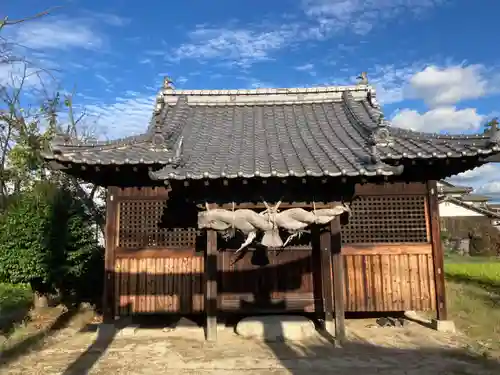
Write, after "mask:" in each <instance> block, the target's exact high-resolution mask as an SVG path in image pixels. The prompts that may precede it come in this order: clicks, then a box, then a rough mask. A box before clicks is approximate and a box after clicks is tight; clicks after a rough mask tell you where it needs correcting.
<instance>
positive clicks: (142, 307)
mask: <svg viewBox="0 0 500 375" xmlns="http://www.w3.org/2000/svg"><path fill="white" fill-rule="evenodd" d="M147 272H148V269H147V259H139V303H138V312H146V311H147V309H146V293H147V292H146V285H147Z"/></svg>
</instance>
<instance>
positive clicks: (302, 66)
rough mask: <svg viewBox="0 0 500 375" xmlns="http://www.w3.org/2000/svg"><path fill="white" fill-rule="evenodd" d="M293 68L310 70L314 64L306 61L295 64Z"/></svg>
mask: <svg viewBox="0 0 500 375" xmlns="http://www.w3.org/2000/svg"><path fill="white" fill-rule="evenodd" d="M295 69H296V70H298V71H310V70H313V69H314V64H311V63H307V64H303V65H299V66H296V67H295Z"/></svg>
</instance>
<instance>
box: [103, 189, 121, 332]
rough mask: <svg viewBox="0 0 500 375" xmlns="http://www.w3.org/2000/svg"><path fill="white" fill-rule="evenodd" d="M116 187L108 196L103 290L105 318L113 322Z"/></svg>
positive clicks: (109, 191) (116, 210) (116, 212)
mask: <svg viewBox="0 0 500 375" xmlns="http://www.w3.org/2000/svg"><path fill="white" fill-rule="evenodd" d="M116 190H117V189H116V188H115V187H112V186H111V187H108V191H107V196H106V230H105V236H106V238H105V253H104V291H103V301H102V308H103V320H104V323H111V322H113V321H114V319H115V314H116V313H117V311H114V310H115V309H114V306H115V298H117V297H118V296H115V293H114V289H115V285H114V280H115V272H114V269H115V248H116V236H117V231H118V227H117V225H116V223H117V221H118V203H117V200H116Z"/></svg>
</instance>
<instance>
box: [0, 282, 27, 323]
mask: <svg viewBox="0 0 500 375" xmlns="http://www.w3.org/2000/svg"><path fill="white" fill-rule="evenodd" d="M31 302H32V292H31V288H30V287H29V285H25V284H18V285H12V284H4V283H0V315H4V314H8V313H10V312H14V311H18V310H23V309H26V308H28V307H29V306H30V305H31Z"/></svg>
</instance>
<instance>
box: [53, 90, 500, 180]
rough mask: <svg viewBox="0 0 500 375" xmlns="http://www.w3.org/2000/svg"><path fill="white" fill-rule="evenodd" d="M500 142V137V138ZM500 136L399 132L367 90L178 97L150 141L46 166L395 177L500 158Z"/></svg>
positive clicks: (56, 149)
mask: <svg viewBox="0 0 500 375" xmlns="http://www.w3.org/2000/svg"><path fill="white" fill-rule="evenodd" d="M495 134H496V133H495ZM495 134H493V135H492V136H490V135H488V134H475V135H456V136H452V135H439V134H430V133H421V132H414V131H409V130H404V129H399V128H395V127H392V126H391V124H390V123H389V122H388V121H386V120H385V119H384V117H383V114H382V112H381V110H380V107H379V106H378V104H377V101H376V98H375V91H374V90H373V88H372V87H371V86H368V85H356V86H329V87H314V88H289V89H256V90H174V89H172V88H171V87H170V86H169V85H166V87H165V88H164V89H163V90H162V92H161V93H160V95H159V96H158V97H157V106H156V109H155V112H154V116H153V119H152V121H151V124H150V127H149V129H148V131H147V133H146V134H144V135H141V136H137V137H129V138H125V139H120V140H114V141H110V142H97V143H93V144H75V143H73V142H72V141H71V140H68V139H61V138H59V139H56V140H55V141H54V144H53V146H52V150H53V152H52V153H50V154H46V155H45V157H46V159H49V160H56V161H58V162H60V163H73V164H79V163H80V164H95V165H99V164H114V165H124V164H128V165H133V164H155V165H159V166H160V167H162V168H160V169H156V171H154V172H151V173H150V176H151V178H152V179H155V180H167V179H201V178H221V177H225V178H236V177H246V178H250V177H255V176H260V177H270V176H277V177H286V176H308V175H309V176H359V175H365V176H370V175H395V174H399V173H401V172H402V167H401V166H398V167H395V166H391V165H390V164H391V163H392V164H394V162H395V161H398V160H402V159H430V158H462V157H466V156H477V155H486V156H487V155H492V154H494V153H496V152H499V151H500V148H499V146H498V140H497V137H496V136H495Z"/></svg>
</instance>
